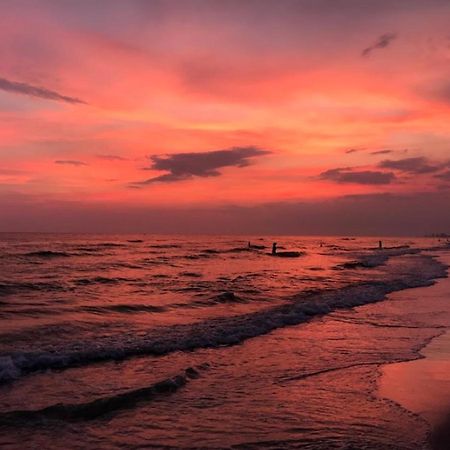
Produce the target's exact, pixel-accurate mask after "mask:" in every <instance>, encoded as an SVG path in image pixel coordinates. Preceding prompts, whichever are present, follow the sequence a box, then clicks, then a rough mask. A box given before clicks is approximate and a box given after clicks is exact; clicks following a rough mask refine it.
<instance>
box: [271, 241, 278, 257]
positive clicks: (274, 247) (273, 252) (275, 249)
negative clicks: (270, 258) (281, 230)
mask: <svg viewBox="0 0 450 450" xmlns="http://www.w3.org/2000/svg"><path fill="white" fill-rule="evenodd" d="M276 253H277V243H276V242H274V243H273V244H272V255H275V254H276Z"/></svg>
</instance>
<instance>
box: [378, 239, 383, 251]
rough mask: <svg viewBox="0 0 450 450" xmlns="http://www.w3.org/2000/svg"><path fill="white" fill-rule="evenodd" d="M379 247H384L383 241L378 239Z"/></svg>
mask: <svg viewBox="0 0 450 450" xmlns="http://www.w3.org/2000/svg"><path fill="white" fill-rule="evenodd" d="M378 248H379V249H382V248H383V241H378Z"/></svg>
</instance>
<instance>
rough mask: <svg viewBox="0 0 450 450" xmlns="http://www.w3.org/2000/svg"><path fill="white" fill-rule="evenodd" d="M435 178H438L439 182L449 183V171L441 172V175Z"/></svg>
mask: <svg viewBox="0 0 450 450" xmlns="http://www.w3.org/2000/svg"><path fill="white" fill-rule="evenodd" d="M435 177H436V178H439V179H440V180H444V181H450V170H447V171H446V172H443V173H439V174H436V175H435Z"/></svg>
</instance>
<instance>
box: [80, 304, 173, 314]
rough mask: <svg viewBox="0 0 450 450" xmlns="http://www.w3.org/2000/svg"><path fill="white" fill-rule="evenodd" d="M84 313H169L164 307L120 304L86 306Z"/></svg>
mask: <svg viewBox="0 0 450 450" xmlns="http://www.w3.org/2000/svg"><path fill="white" fill-rule="evenodd" d="M81 309H82V310H83V311H86V312H90V313H98V314H101V313H105V312H120V313H140V312H150V313H160V312H165V311H167V309H166V308H164V307H163V306H155V305H137V304H118V305H107V306H84V307H83V308H81Z"/></svg>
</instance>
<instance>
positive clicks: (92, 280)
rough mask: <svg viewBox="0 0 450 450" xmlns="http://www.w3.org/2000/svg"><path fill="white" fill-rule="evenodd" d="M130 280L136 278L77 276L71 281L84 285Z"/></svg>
mask: <svg viewBox="0 0 450 450" xmlns="http://www.w3.org/2000/svg"><path fill="white" fill-rule="evenodd" d="M130 281H137V280H136V279H129V278H123V277H115V278H108V277H100V276H98V277H93V278H78V279H76V280H74V281H73V282H74V283H75V284H78V285H82V286H86V285H90V284H117V283H123V282H126V283H128V282H130Z"/></svg>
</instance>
